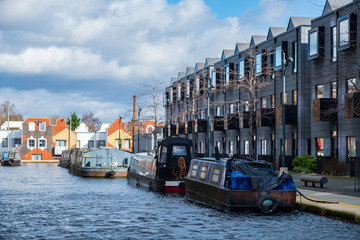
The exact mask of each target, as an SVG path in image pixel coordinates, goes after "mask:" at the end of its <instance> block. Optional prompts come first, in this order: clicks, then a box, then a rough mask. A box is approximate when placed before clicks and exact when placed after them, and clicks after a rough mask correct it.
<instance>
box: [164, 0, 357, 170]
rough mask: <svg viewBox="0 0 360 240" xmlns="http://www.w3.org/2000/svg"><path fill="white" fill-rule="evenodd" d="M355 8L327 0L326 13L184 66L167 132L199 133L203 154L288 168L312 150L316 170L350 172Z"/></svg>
mask: <svg viewBox="0 0 360 240" xmlns="http://www.w3.org/2000/svg"><path fill="white" fill-rule="evenodd" d="M359 15H360V1H359V0H354V1H352V0H336V1H335V0H328V1H326V4H325V6H324V10H323V13H322V16H319V17H317V18H303V17H291V18H290V19H289V22H288V25H287V26H284V27H269V30H268V32H267V34H264V36H252V38H251V41H250V42H249V43H238V44H236V46H235V47H234V49H231V50H223V51H222V53H221V56H220V58H206V59H205V62H204V63H196V64H195V66H194V67H188V68H186V71H185V72H180V73H178V76H177V77H176V78H172V79H171V83H170V86H168V87H167V88H166V89H165V95H164V96H165V98H164V105H165V108H166V124H167V126H166V130H167V136H180V137H185V138H189V139H193V144H194V151H195V154H196V155H198V156H208V155H213V154H214V153H215V147H217V148H218V149H219V152H220V153H221V154H222V155H224V156H227V155H230V154H233V155H236V156H238V157H248V156H250V157H253V158H258V159H265V160H268V161H270V162H273V163H274V164H275V165H276V166H278V167H279V166H282V165H286V166H288V167H291V164H292V160H293V159H294V157H296V156H301V155H306V154H309V155H312V156H314V157H318V169H319V171H322V169H323V168H325V167H326V165H329V164H330V163H331V164H333V165H334V164H335V165H338V166H340V165H341V166H343V167H345V168H346V171H348V172H349V171H350V169H351V167H350V166H351V164H352V163H353V162H354V161H355V159H356V157H359V156H360V154H359V153H358V151H359V148H360V147H359V146H358V147H357V146H356V139H358V140H359V139H360V124H359V123H360V122H359V117H360V113H359V102H360V101H359V94H360V93H359V89H358V87H357V86H358V84H359V81H360V80H359V77H360V74H359V73H360V64H359V62H360V61H359V60H360V59H359V58H360V56H359V54H360V53H359V49H358V47H357V46H358V45H359V43H360V39H359V37H360V36H359V34H358V32H359V31H360V28H359V26H358V24H357V22H359V19H358V18H359ZM356 150H358V151H356ZM283 156H285V159H283Z"/></svg>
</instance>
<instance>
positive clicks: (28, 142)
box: [27, 138, 36, 150]
mask: <svg viewBox="0 0 360 240" xmlns="http://www.w3.org/2000/svg"><path fill="white" fill-rule="evenodd" d="M30 141H34V146H30ZM27 148H29V149H31V150H32V149H34V148H36V139H34V138H29V139H28V140H27Z"/></svg>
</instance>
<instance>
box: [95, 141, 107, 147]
mask: <svg viewBox="0 0 360 240" xmlns="http://www.w3.org/2000/svg"><path fill="white" fill-rule="evenodd" d="M97 147H98V148H99V147H105V140H98V141H97Z"/></svg>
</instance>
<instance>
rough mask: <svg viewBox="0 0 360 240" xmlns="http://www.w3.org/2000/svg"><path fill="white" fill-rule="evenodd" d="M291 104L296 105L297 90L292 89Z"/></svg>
mask: <svg viewBox="0 0 360 240" xmlns="http://www.w3.org/2000/svg"><path fill="white" fill-rule="evenodd" d="M293 104H294V105H297V90H293Z"/></svg>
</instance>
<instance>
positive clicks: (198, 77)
mask: <svg viewBox="0 0 360 240" xmlns="http://www.w3.org/2000/svg"><path fill="white" fill-rule="evenodd" d="M195 93H196V94H199V93H200V76H196V78H195Z"/></svg>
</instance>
